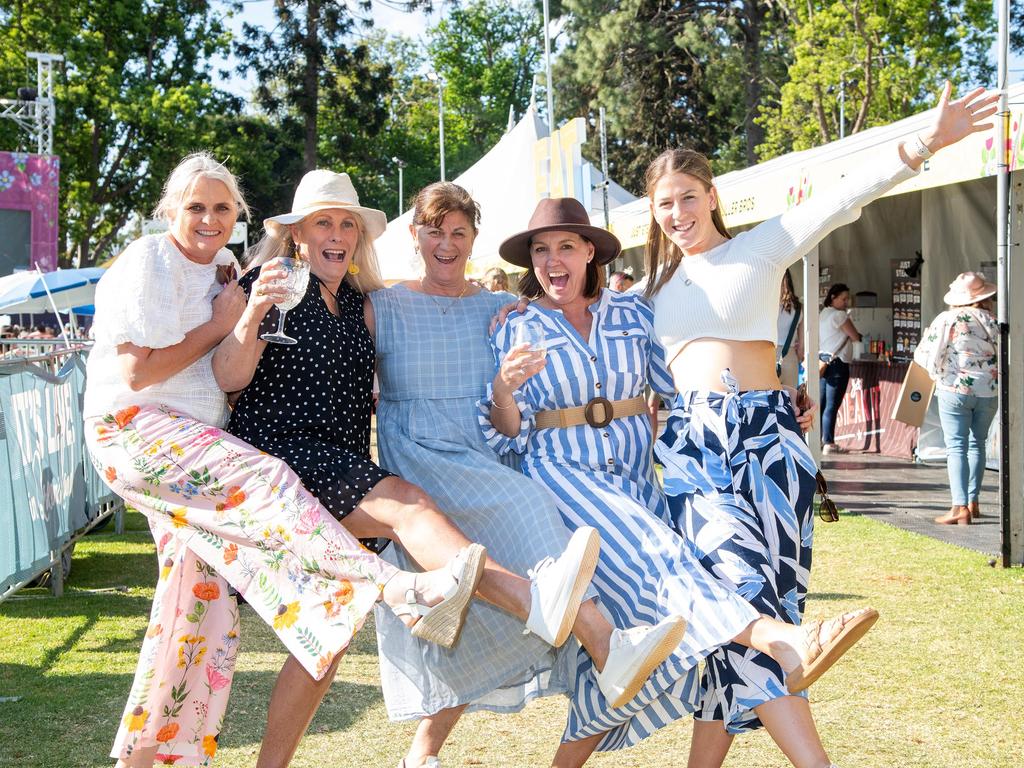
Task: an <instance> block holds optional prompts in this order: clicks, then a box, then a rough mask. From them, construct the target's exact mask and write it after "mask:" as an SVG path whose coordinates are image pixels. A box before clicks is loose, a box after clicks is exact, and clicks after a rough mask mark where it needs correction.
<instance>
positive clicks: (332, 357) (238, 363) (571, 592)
mask: <svg viewBox="0 0 1024 768" xmlns="http://www.w3.org/2000/svg"><path fill="white" fill-rule="evenodd" d="M264 226H265V228H266V230H267V232H266V236H265V237H264V238H263V239H262V240H261V241H260V242H259V243H258V244H257V245H256V246H255V249H254V254H253V259H252V264H253V267H252V268H251V269H250V271H249V272H247V273H246V274H245V275H244V276H243V277H242V279H241V281H240V285H241V286H242V288H243V289H244V290H245V291H246V292H247V293H249V294H250V296H255V297H259V298H260V299H264V301H256V302H253V301H250V304H249V306H248V307H247V308H246V311H245V312H244V313H243V315H242V317H241V319H240V320H239V322H238V324H237V325H236V326H235V329H234V331H233V333H232V334H229V335H228V337H227V338H226V339H225V340H224V341H223V342H222V343H221V345H220V347H219V348H218V350H217V352H216V354H215V355H214V361H213V369H214V373H215V375H216V376H217V381H218V383H219V384H220V385H221V388H222V389H224V391H225V392H240V394H239V396H238V400H237V404H236V405H235V409H234V412H233V414H232V416H231V421H230V424H229V427H228V429H229V431H231V432H232V434H236V435H238V436H240V437H242V438H243V439H245V440H247V441H249V442H251V443H252V444H253V445H254V446H256V447H257V448H260V449H261V450H264V451H266V452H267V453H269V454H271V455H272V456H275V457H277V458H280V459H282V460H284V461H286V462H287V463H288V464H289V466H291V467H292V468H293V469H294V470H295V472H296V473H297V474H298V475H299V477H300V478H301V480H302V483H303V485H305V486H306V488H308V489H309V490H310V492H312V493H313V495H314V496H316V497H317V498H318V499H319V500H320V502H321V503H322V504H323V505H324V506H325V507H326V508H327V509H328V511H330V513H331V514H332V515H334V517H336V518H337V519H339V520H340V521H341V522H342V524H343V525H344V526H345V527H346V528H347V529H348V530H349V531H350V532H351V533H353V534H354V535H356V536H359V537H364V538H367V539H385V540H393V541H395V542H397V543H398V544H400V545H401V546H402V548H403V550H404V551H405V552H406V553H407V554H408V555H409V558H410V559H411V560H412V561H414V563H415V564H416V565H418V566H419V567H421V568H424V569H430V568H436V567H438V566H440V565H442V564H443V563H444V562H445V561H446V560H447V559H449V558H450V557H452V556H453V555H454V554H456V553H457V552H459V551H461V550H463V549H464V548H466V547H467V546H469V544H470V542H469V540H468V539H467V538H466V537H465V536H464V535H463V533H462V532H461V531H460V530H459V529H458V528H456V527H455V525H453V524H452V523H451V522H450V521H449V520H448V518H447V517H446V516H445V515H444V514H443V513H442V512H441V510H440V509H439V508H438V506H437V505H436V504H435V503H434V501H433V500H432V499H431V498H430V497H429V496H428V495H427V494H426V492H424V491H423V490H422V489H421V488H419V487H418V486H415V485H412V484H411V483H408V482H405V481H404V480H402V479H400V478H399V477H396V476H395V475H393V474H391V473H390V472H387V471H385V470H382V469H381V468H380V467H378V466H377V465H376V464H374V463H373V462H372V461H371V460H370V455H369V437H370V406H371V396H372V395H371V390H372V381H373V372H374V358H375V355H374V345H373V340H372V338H371V336H370V333H369V330H368V329H367V326H366V320H365V316H364V303H365V302H366V301H367V300H366V298H365V295H366V294H367V293H368V292H369V291H372V290H375V289H377V288H381V287H383V284H382V281H381V279H380V276H379V271H378V268H377V260H376V255H375V252H374V249H373V240H374V239H375V238H376V237H378V236H379V235H380V234H381V233H382V232H383V231H384V228H385V226H386V220H385V216H384V214H383V212H381V211H378V210H374V209H371V208H365V207H363V206H360V205H359V198H358V195H357V194H356V191H355V189H354V188H353V186H352V182H351V180H350V179H349V177H348V175H347V174H344V173H333V172H331V171H326V170H316V171H311V172H309V173H307V174H306V175H305V176H304V177H303V178H302V181H301V182H300V183H299V186H298V188H297V189H296V191H295V198H294V202H293V205H292V210H291V211H290V212H289V213H286V214H282V215H280V216H274V217H271V218H269V219H267V220H266V221H265V222H264ZM289 257H291V258H294V259H295V260H298V261H302V262H305V263H307V264H308V265H309V272H310V274H309V282H308V286H307V287H306V289H305V292H304V295H303V296H302V297H301V299H300V300H298V303H296V304H295V306H294V307H293V308H292V309H290V310H288V313H287V323H286V325H285V327H284V331H285V333H286V334H288V335H290V336H291V337H292V338H294V341H295V343H293V344H290V345H286V344H269V343H267V342H266V341H264V340H263V339H261V334H262V332H263V331H265V330H271V331H273V330H275V329H277V328H279V325H278V321H277V317H276V316H277V312H278V310H277V309H276V308H273V309H272V308H271V305H272V304H273V303H275V302H278V303H279V302H282V301H286V300H287V299H288V298H289V296H288V294H289V291H288V290H287V289H285V288H284V287H283V283H282V281H283V280H284V279H285V278H286V277H287V271H286V270H285V269H283V266H284V264H285V263H286V262H284V261H283V259H285V258H289ZM453 480H454V478H453ZM525 524H527V525H528V524H530V523H529V521H527V522H526V523H525ZM384 544H386V541H385V542H384ZM370 545H371V546H375V542H370ZM598 549H599V538H598V536H597V535H596V532H595V531H593V530H592V529H589V530H584V531H581V532H577V534H575V535H573V536H572V537H571V538H570V534H569V532H568V531H565V532H564V536H563V537H562V538H561V539H560V540H556V541H551V542H549V545H548V546H547V547H546V549H545V551H543V552H538V553H536V555H537V557H536V560H534V561H533V562H531V563H528V564H527V567H528V568H531V571H530V578H529V579H527V578H523V577H522V576H518V575H516V574H514V573H512V572H510V571H509V570H507V569H506V568H504V567H502V566H500V565H498V564H497V563H496V562H494V561H493V560H491V559H488V558H483V559H482V561H481V570H482V575H481V577H480V582H479V587H478V590H477V594H478V595H479V596H480V597H482V598H484V599H485V600H487V601H488V602H490V603H493V604H494V605H496V606H498V607H499V608H501V609H503V610H504V611H505V612H506V613H508V614H511V615H512V616H513V617H515V619H514V621H516V622H517V627H518V633H517V634H519V635H521V633H522V622H524V621H525V622H526V628H527V630H528V631H529V632H531V633H532V634H534V635H536V636H537V637H539V638H540V639H541V640H542V641H543V642H546V643H548V644H549V645H554V646H558V645H561V644H562V643H564V642H565V640H566V639H567V638H568V636H569V634H570V630H571V631H572V632H574V633H575V634H576V635H577V636H578V637H580V639H581V642H583V644H584V645H585V646H586V647H588V648H592V649H593V651H592V653H593V654H594V656H595V658H599V659H600V661H601V663H602V665H603V666H604V674H605V680H606V682H607V683H608V684H609V685H614V686H616V687H618V686H623V687H625V686H628V685H630V684H631V683H632V678H634V677H636V676H637V675H638V674H639V673H640V672H639V671H640V670H642V669H644V668H645V665H644V661H645V659H646V656H647V655H649V654H650V653H651V652H652V648H654V647H656V646H657V643H656V642H655V640H653V639H648V638H643V639H642V640H641V641H639V642H638V643H636V644H635V645H631V644H628V643H627V644H625V645H621V647H619V648H618V650H612V651H609V650H608V647H609V641H610V640H612V639H613V638H611V635H612V632H613V628H612V627H611V625H610V624H609V623H608V622H607V620H606V619H604V617H603V616H602V615H601V614H600V612H599V611H598V610H597V609H596V607H595V606H594V604H593V602H592V601H587V602H586V603H584V607H583V609H582V610H580V606H581V601H582V599H583V597H584V595H585V593H586V591H587V589H588V587H589V582H590V578H591V576H592V574H593V570H594V564H595V562H596V558H597V552H598ZM343 598H344V596H340V599H339V601H338V602H342V601H343ZM413 608H414V609H415V606H413ZM325 610H326V611H328V612H330V611H331V610H332V607H331V606H330V605H328V606H326V607H325ZM577 612H579V613H578V615H577ZM395 613H396V614H398V613H399V611H396V612H395ZM459 630H461V626H460V627H459ZM414 632H415V629H414ZM649 634H650V633H649ZM456 636H457V633H455V632H453V633H452V635H450V636H449V637H448V638H445V639H444V640H446V641H443V642H442V643H441V644H442V645H445V646H447V647H450V646H452V645H453V644H454V642H455V639H456ZM425 639H430V638H429V637H427V638H425ZM534 640H536V638H534ZM612 646H613V647H615V643H612ZM492 650H495V651H496V650H497V649H492ZM439 655H440V656H441V657H444V656H446V655H447V654H446V652H442V653H441V654H439ZM339 656H340V654H339ZM337 662H338V659H334V661H333V664H332V665H331V666H330V669H329V670H328V672H327V674H326V675H325V676H324V678H323V679H321V680H319V681H316V680H313V679H312V678H310V677H309V676H308V675H306V674H304V673H303V672H302V670H301V668H300V667H299V666H298V664H297V663H296V662H295V660H294V659H289V660H288V661H287V662H286V663H285V667H284V669H283V670H282V672H281V675H280V677H279V679H278V683H277V685H276V686H275V689H274V694H273V696H272V699H271V708H272V712H274V713H279V716H275V717H271V718H269V720H268V724H267V731H266V734H265V736H264V740H263V747H262V751H261V755H260V759H259V762H258V763H257V765H258V766H277V765H286V764H287V763H288V761H289V760H290V759H291V756H292V754H293V753H294V750H295V748H296V747H297V745H298V741H299V739H300V738H301V736H302V734H303V733H304V731H305V729H306V727H307V726H308V724H309V722H310V720H311V719H312V716H313V713H314V712H315V711H316V707H317V706H318V704H319V702H320V700H321V699H322V697H323V695H324V693H326V690H327V687H328V685H329V684H330V680H331V679H332V677H333V674H334V671H335V669H336V666H337ZM517 671H519V670H517ZM620 678H621V679H620ZM623 680H624V681H625V682H623ZM498 682H502V681H498ZM432 714H436V715H438V716H439V717H444V716H445V715H444V712H439V713H432Z"/></svg>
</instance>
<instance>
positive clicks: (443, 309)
mask: <svg viewBox="0 0 1024 768" xmlns="http://www.w3.org/2000/svg"><path fill="white" fill-rule="evenodd" d="M420 290H421V291H423V293H424V295H426V296H429V297H430V300H431V301H432V302H434V304H436V305H437V308H438V309H440V310H441V314H442V315H447V314H448V310H450V309H451V308H452V307H454V306H455V305H456V304H458V303H459V299H461V298H462V297H463V296H465V295H466V291H468V290H469V281H468V280H467V281H466V282H465V284H464V285H463V286H462V293H460V294H459V295H458V296H455V297H449V298H451V299H452V300H451V301H450V302H449V303H448V304H447V306H446V305H444V304H442V303H441V302H440V301H438V300H437V297H436V296H434V294H432V293H427V289H426V287H425V286H424V285H423V278H422V277H421V278H420Z"/></svg>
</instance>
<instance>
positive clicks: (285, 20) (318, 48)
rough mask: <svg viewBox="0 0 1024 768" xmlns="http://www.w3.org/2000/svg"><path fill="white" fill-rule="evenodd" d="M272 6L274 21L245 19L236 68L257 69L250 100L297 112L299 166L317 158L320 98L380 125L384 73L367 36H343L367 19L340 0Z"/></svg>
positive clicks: (362, 2)
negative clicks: (262, 23) (269, 25)
mask: <svg viewBox="0 0 1024 768" xmlns="http://www.w3.org/2000/svg"><path fill="white" fill-rule="evenodd" d="M356 5H357V7H358V8H359V9H361V10H363V11H364V12H365V11H369V10H370V8H371V6H372V3H371V1H370V0H358V2H357V3H356ZM390 5H392V6H400V7H403V8H406V9H408V10H412V9H414V8H418V7H429V5H430V3H429V2H428V1H426V0H408V2H394V3H390ZM274 12H275V15H276V16H277V22H278V23H277V26H276V27H274V29H272V30H264V29H260V28H259V27H254V26H252V25H251V24H245V25H244V26H243V40H242V41H240V42H238V43H237V44H236V46H235V53H236V55H237V56H238V57H239V59H240V61H241V64H240V65H239V71H240V72H241V73H242V74H248V73H249V72H250V71H251V72H254V73H255V74H256V77H257V79H258V85H257V87H256V91H255V94H254V96H255V100H256V102H257V103H258V104H259V105H260V106H261V107H262V108H263V109H265V110H266V111H267V112H268V113H270V114H271V115H277V116H279V117H283V116H284V115H286V114H288V113H289V112H292V113H294V114H296V115H298V116H299V117H300V119H301V120H302V125H303V167H304V168H305V170H307V171H310V170H313V169H314V168H316V166H317V156H318V152H317V150H318V131H317V123H318V118H319V115H320V111H321V110H320V108H321V102H323V105H324V106H325V107H327V108H328V109H330V110H333V111H337V112H342V113H344V114H346V115H349V116H352V117H353V118H354V119H356V120H359V121H360V123H361V124H364V125H367V126H368V127H370V128H374V127H376V128H379V127H380V126H382V125H383V122H384V120H385V118H386V114H385V113H384V111H383V110H382V109H381V108H380V106H379V105H380V100H381V96H382V94H383V93H384V92H385V91H386V89H387V85H388V75H389V73H388V71H387V69H386V68H384V69H382V68H380V67H374V66H371V62H370V60H369V49H368V48H367V46H366V45H365V44H362V43H357V44H355V45H353V46H350V45H349V44H348V43H349V42H350V37H351V36H352V33H353V32H354V30H355V28H356V25H357V22H360V21H362V22H363V24H365V25H370V24H372V21H371V20H370V18H369V17H357V16H356V15H354V13H353V11H352V9H351V8H350V7H349V4H348V3H347V2H345V1H344V0H275V2H274Z"/></svg>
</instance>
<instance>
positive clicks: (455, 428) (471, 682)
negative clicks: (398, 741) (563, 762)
mask: <svg viewBox="0 0 1024 768" xmlns="http://www.w3.org/2000/svg"><path fill="white" fill-rule="evenodd" d="M370 300H371V302H372V303H373V311H374V316H375V319H376V323H375V325H376V334H375V336H376V339H375V341H376V349H377V366H378V368H377V371H378V376H379V379H380V387H381V392H380V402H379V405H378V407H377V440H378V449H379V451H380V464H381V466H382V467H385V468H386V469H388V470H389V471H391V472H394V473H396V474H397V475H399V476H400V477H402V478H403V479H405V480H408V481H409V482H411V483H415V484H416V485H418V486H420V487H421V488H423V489H424V490H425V491H426V492H427V493H428V494H429V495H430V497H431V498H432V499H434V501H435V502H436V503H437V505H438V507H439V508H440V509H441V511H442V512H444V513H445V514H446V515H447V516H448V517H449V519H451V520H452V522H454V523H455V524H456V525H457V526H458V527H459V528H460V529H461V530H462V532H463V533H465V534H466V536H468V537H469V538H470V539H471V540H473V541H479V542H480V543H482V544H484V545H485V546H486V547H487V549H488V553H489V554H490V555H491V556H492V557H493V558H494V559H495V560H496V561H498V562H499V563H501V564H502V565H504V566H505V567H506V568H508V569H509V570H511V571H514V572H515V573H519V574H525V573H526V572H527V570H528V569H530V568H533V567H534V566H535V565H536V564H537V562H538V561H539V560H542V559H543V558H544V557H546V556H549V555H550V556H557V555H558V554H560V553H561V552H562V550H564V549H565V546H566V544H567V543H568V541H569V536H570V531H569V529H568V528H567V527H566V526H565V524H564V523H563V522H562V519H561V517H560V516H559V514H558V510H557V509H556V508H555V504H554V499H553V498H552V496H551V494H550V493H549V492H548V491H547V490H546V489H545V488H544V487H542V486H541V485H539V484H538V483H535V482H533V481H532V480H530V479H529V478H526V477H523V475H522V474H521V473H519V472H518V471H516V470H515V469H513V468H510V467H508V466H505V465H504V464H502V462H501V460H500V459H499V458H498V456H497V454H496V453H495V452H494V451H492V450H491V449H490V447H488V446H487V444H486V443H485V442H484V440H483V437H482V436H481V434H480V429H479V426H478V423H477V415H476V414H477V409H476V404H477V402H478V401H479V400H480V398H481V397H482V396H483V395H484V391H485V388H486V386H487V383H488V382H489V381H490V380H491V379H492V378H493V376H494V357H493V354H492V353H491V347H490V344H489V343H488V337H487V327H488V325H489V323H490V321H491V318H492V317H493V316H494V314H495V313H496V312H497V311H498V309H499V308H500V307H501V306H503V305H505V304H508V303H509V302H510V301H514V300H515V297H513V296H511V295H510V294H507V293H505V294H494V293H488V292H487V291H481V292H479V293H476V294H473V295H470V296H465V297H463V298H461V299H455V300H453V299H450V298H444V297H437V298H434V297H431V296H428V295H425V294H422V293H419V292H417V291H412V290H409V289H408V288H406V287H404V286H401V285H399V286H396V287H394V288H387V289H385V290H381V291H375V292H374V293H371V294H370ZM446 307H447V308H448V309H447V312H445V313H444V314H442V309H444V308H446ZM382 557H383V558H384V559H386V560H389V561H390V562H392V563H394V564H396V565H399V566H400V567H402V568H406V569H416V566H415V565H414V564H413V563H412V562H411V561H410V559H409V557H408V556H407V555H406V553H405V552H404V551H403V550H402V549H401V547H399V546H397V545H395V546H391V547H388V548H387V549H386V550H385V551H384V554H383V555H382ZM590 596H591V597H593V596H594V593H593V590H592V591H591V593H590ZM376 618H377V643H378V647H379V650H380V654H379V657H380V669H381V687H382V688H383V691H384V703H385V705H386V706H387V711H388V716H389V717H390V718H391V719H392V720H407V719H415V718H421V717H424V716H426V715H431V714H436V713H437V712H439V711H440V710H442V709H446V708H450V707H455V706H459V705H462V704H468V705H469V708H470V710H471V711H472V710H474V709H487V710H490V711H495V712H514V711H517V710H519V709H521V708H522V707H523V706H524V705H525V704H526V703H527V702H529V701H530V700H531V699H533V698H535V697H538V696H546V695H549V694H556V693H564V692H566V691H567V690H568V688H569V685H570V684H571V683H572V679H573V671H574V668H575V664H576V648H578V645H577V643H576V641H575V640H572V639H570V641H569V642H568V643H566V644H565V645H564V646H562V648H560V649H559V650H558V651H555V650H554V649H552V648H551V646H549V645H548V644H547V643H545V642H544V641H543V640H541V639H540V638H538V637H536V636H535V635H524V634H523V629H524V626H523V622H522V621H520V620H519V619H517V618H515V617H513V616H512V615H510V614H508V613H506V612H505V611H503V610H501V609H500V608H496V607H495V606H493V605H490V604H488V603H485V602H482V601H480V600H475V601H473V604H472V605H471V606H470V609H469V613H468V614H467V617H466V624H465V627H464V628H463V631H462V636H461V638H460V640H459V643H458V644H457V645H456V646H455V647H454V648H452V649H451V650H446V649H444V648H442V647H441V646H439V645H434V644H432V643H427V642H423V641H421V640H418V639H417V638H415V637H413V636H412V634H411V633H410V632H409V631H408V630H407V629H406V628H405V626H404V625H403V624H402V623H401V621H399V620H398V619H397V618H396V617H395V616H394V615H393V614H392V613H391V611H389V610H385V609H382V608H380V607H379V606H378V608H377V611H376Z"/></svg>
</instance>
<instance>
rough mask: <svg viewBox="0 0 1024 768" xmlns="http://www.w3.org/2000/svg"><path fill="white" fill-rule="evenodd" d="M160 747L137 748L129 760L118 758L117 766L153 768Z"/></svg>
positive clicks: (118, 767) (124, 767)
mask: <svg viewBox="0 0 1024 768" xmlns="http://www.w3.org/2000/svg"><path fill="white" fill-rule="evenodd" d="M158 749H159V748H158V747H142V748H141V749H136V750H135V751H133V752H132V756H131V757H129V758H128V759H127V760H118V761H117V766H116V768H152V766H153V763H154V762H155V761H156V753H157V750H158Z"/></svg>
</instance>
